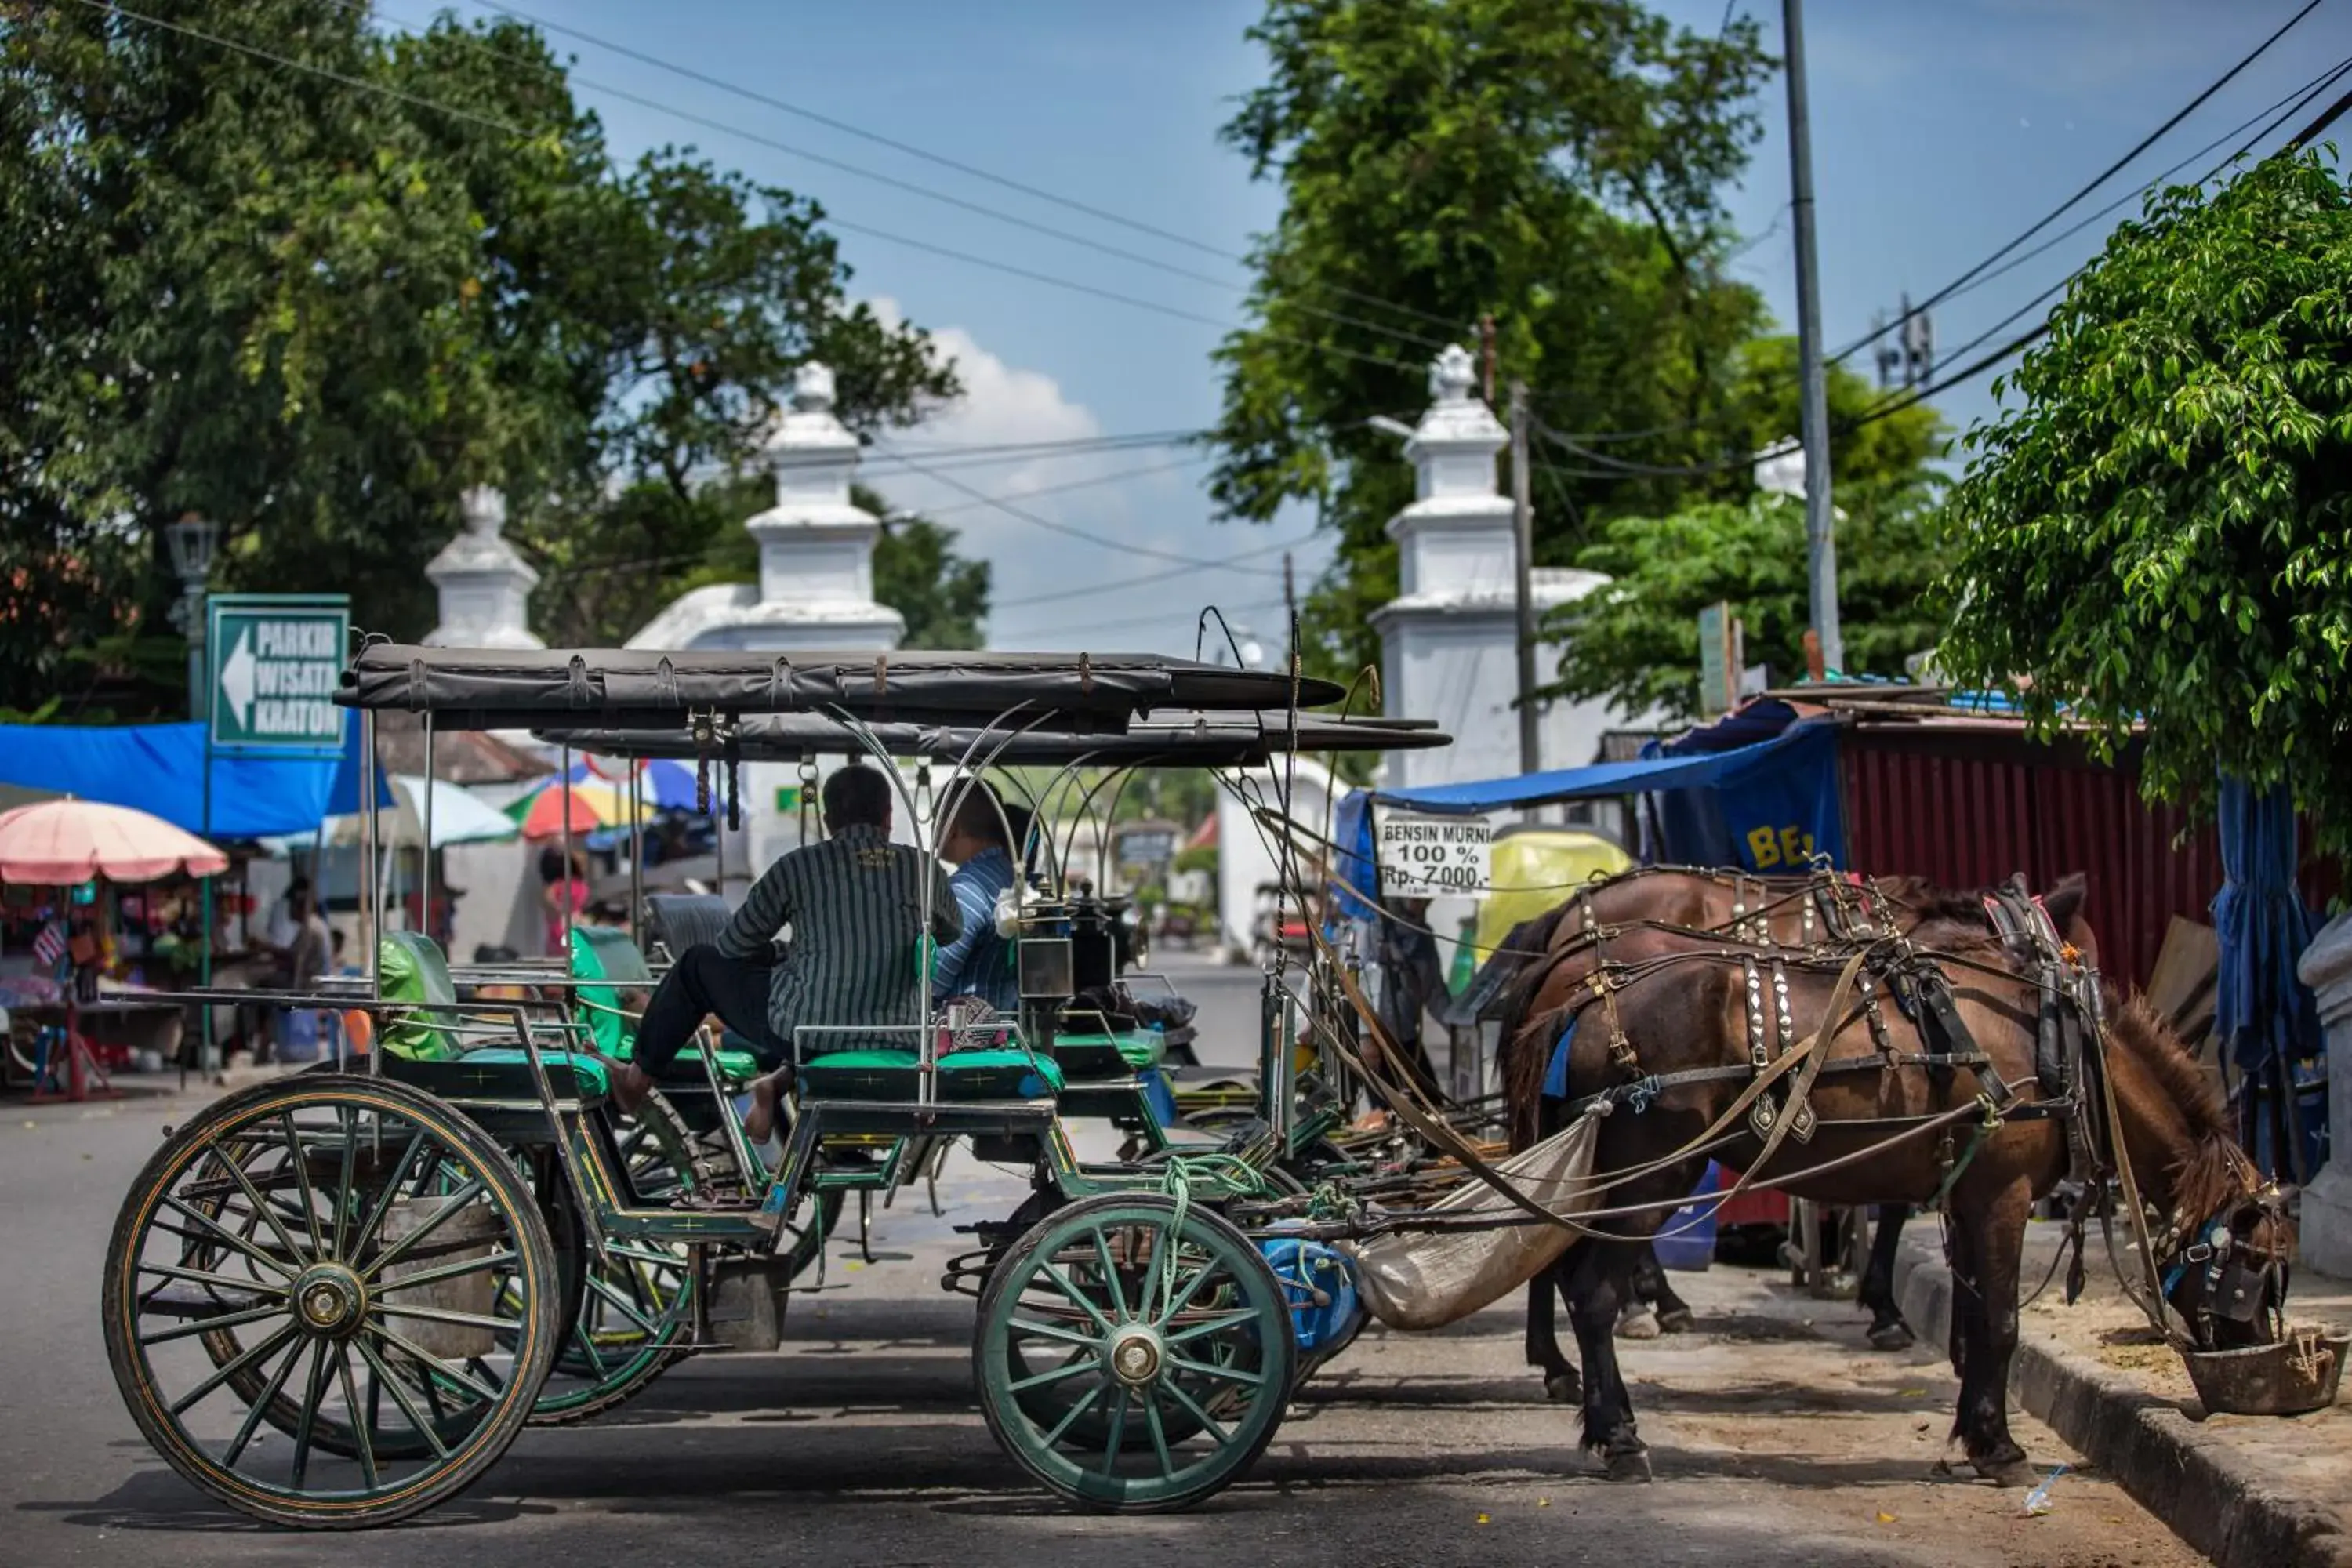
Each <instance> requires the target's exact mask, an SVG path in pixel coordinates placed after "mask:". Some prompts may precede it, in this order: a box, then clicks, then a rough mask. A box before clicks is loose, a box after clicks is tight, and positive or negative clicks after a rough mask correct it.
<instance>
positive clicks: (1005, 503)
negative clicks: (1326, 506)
mask: <svg viewBox="0 0 2352 1568" xmlns="http://www.w3.org/2000/svg"><path fill="white" fill-rule="evenodd" d="M907 467H908V468H911V469H913V470H914V471H915V472H916V473H919V474H923V475H926V476H928V477H929V478H931V479H937V480H938V481H939V482H940V483H941V484H943V485H945V486H947V487H948V488H949V489H953V490H959V491H961V492H962V493H963V494H964V495H967V496H969V497H971V499H972V500H974V501H977V502H979V503H980V504H981V505H982V506H987V507H992V508H993V509H994V510H998V511H1001V512H1003V514H1004V515H1005V516H1007V517H1010V518H1015V519H1018V520H1019V521H1023V522H1025V523H1029V524H1031V525H1032V526H1034V527H1037V528H1042V529H1045V530H1046V531H1048V532H1051V533H1059V534H1065V535H1067V536H1068V537H1069V538H1072V539H1082V540H1084V541H1086V542H1087V543H1088V544H1099V545H1101V546H1103V547H1104V548H1106V549H1109V550H1123V551H1125V552H1127V553H1129V555H1144V556H1149V557H1150V558H1151V559H1153V560H1155V561H1172V562H1174V563H1177V564H1178V565H1180V566H1208V567H1216V566H1222V565H1223V564H1224V563H1223V562H1219V561H1207V560H1203V559H1202V558H1201V557H1199V556H1195V555H1179V554H1177V553H1175V552H1173V551H1168V550H1154V549H1152V548H1151V547H1150V546H1149V545H1143V544H1130V543H1129V542H1126V541H1124V540H1118V539H1110V538H1107V537H1105V536H1104V535H1102V534H1099V533H1090V532H1088V531H1087V530H1085V529H1083V528H1074V527H1072V526H1071V525H1070V524H1068V523H1066V522H1056V521H1054V520H1053V519H1052V518H1049V517H1041V516H1039V515H1038V514H1037V513H1035V512H1034V511H1029V510H1025V509H1024V508H1022V507H1019V506H1015V505H1014V504H1013V502H1011V501H1009V500H1003V498H1001V497H998V496H992V495H989V494H987V493H985V492H983V491H981V490H976V489H972V488H971V486H970V485H968V484H965V483H964V482H963V481H962V480H961V479H956V478H954V477H952V476H950V475H948V474H944V473H941V472H940V471H939V470H937V469H935V468H927V467H925V466H924V465H923V464H921V463H915V462H908V464H907Z"/></svg>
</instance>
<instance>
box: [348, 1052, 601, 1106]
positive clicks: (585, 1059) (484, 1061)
mask: <svg viewBox="0 0 2352 1568" xmlns="http://www.w3.org/2000/svg"><path fill="white" fill-rule="evenodd" d="M539 1059H540V1060H541V1061H542V1062H544V1063H545V1064H546V1065H547V1082H548V1087H549V1088H550V1089H552V1090H554V1092H555V1093H556V1095H557V1096H558V1097H559V1098H562V1099H571V1100H602V1099H603V1098H604V1096H605V1095H606V1094H608V1093H610V1092H611V1091H612V1084H611V1083H610V1082H609V1081H608V1080H607V1079H606V1077H605V1074H604V1063H603V1062H601V1061H599V1060H597V1059H596V1058H594V1057H592V1056H589V1055H587V1054H585V1053H584V1052H580V1051H541V1052H540V1053H539ZM385 1065H386V1066H387V1067H388V1068H392V1071H393V1076H394V1077H395V1078H398V1079H401V1080H402V1081H403V1082H404V1083H413V1084H415V1085H416V1087H417V1088H419V1089H427V1090H430V1091H431V1092H433V1093H435V1094H438V1095H443V1096H446V1097H448V1098H451V1099H458V1100H511V1101H514V1102H516V1103H518V1104H528V1105H536V1104H538V1103H539V1089H538V1086H537V1085H535V1084H534V1083H533V1082H532V1081H531V1076H530V1057H529V1056H527V1055H525V1054H524V1052H523V1050H522V1047H520V1046H484V1047H481V1048H479V1049H478V1050H471V1051H467V1052H466V1053H465V1054H464V1055H462V1056H457V1057H453V1058H439V1059H434V1058H404V1059H400V1060H398V1061H397V1062H396V1063H394V1062H391V1061H388V1062H387V1063H386V1064H385ZM567 1073H568V1074H570V1075H571V1077H570V1079H569V1080H568V1081H567V1080H566V1078H565V1074H567Z"/></svg>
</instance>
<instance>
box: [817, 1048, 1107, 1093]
mask: <svg viewBox="0 0 2352 1568" xmlns="http://www.w3.org/2000/svg"><path fill="white" fill-rule="evenodd" d="M918 1063H919V1058H918V1057H917V1056H916V1055H915V1053H914V1052H912V1051H908V1050H893V1049H889V1048H887V1047H871V1048H866V1049H861V1050H851V1051H828V1052H826V1053H825V1054H824V1055H823V1056H821V1057H811V1058H809V1059H808V1060H807V1061H804V1062H803V1063H802V1064H801V1068H800V1082H801V1092H802V1093H803V1094H805V1095H808V1096H810V1097H812V1098H814V1099H818V1100H912V1099H914V1098H915V1095H916V1085H917V1082H918V1080H919V1078H920V1076H921V1075H920V1074H919V1072H918V1071H917V1066H918ZM939 1068H940V1098H941V1099H943V1100H1043V1099H1045V1097H1047V1096H1048V1095H1054V1094H1059V1093H1060V1092H1061V1089H1062V1069H1061V1068H1059V1067H1057V1066H1056V1065H1055V1064H1054V1063H1053V1062H1050V1061H1045V1060H1042V1059H1040V1060H1036V1061H1032V1060H1031V1059H1030V1057H1029V1053H1028V1052H1026V1051H1020V1050H1013V1049H1009V1048H1007V1049H1000V1050H982V1051H953V1052H950V1054H948V1055H947V1056H944V1057H941V1058H940V1062H939Z"/></svg>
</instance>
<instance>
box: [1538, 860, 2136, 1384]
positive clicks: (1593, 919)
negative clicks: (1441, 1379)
mask: <svg viewBox="0 0 2352 1568" xmlns="http://www.w3.org/2000/svg"><path fill="white" fill-rule="evenodd" d="M2082 893H2083V879H2082V877H2081V876H2080V874H2079V873H2077V874H2074V875H2070V876H2068V877H2065V878H2062V879H2060V880H2059V881H2058V883H2057V884H2056V885H2055V886H2054V887H2053V889H2051V893H2050V897H2049V900H2045V903H2049V902H2052V901H2054V903H2055V906H2056V909H2057V910H2058V911H2059V915H2060V916H2061V917H2063V918H2060V919H2059V920H2058V926H2059V929H2060V930H2061V931H2063V933H2064V934H2065V936H2066V939H2067V940H2068V941H2069V942H2073V943H2074V945H2075V946H2076V947H2077V948H2078V949H2080V950H2082V951H2083V952H2084V953H2085V954H2086V955H2087V957H2088V961H2089V962H2090V963H2093V964H2095V963H2097V962H2098V959H2097V952H2098V948H2097V943H2096V942H2095V939H2094V938H2093V936H2092V934H2091V932H2090V931H2089V930H2088V928H2087V927H2085V926H2084V925H2083V923H2082V921H2081V919H2080V917H2079V913H2078V911H2079V910H2080V907H2081V902H2082ZM1950 898H1951V895H1949V894H1948V893H1945V892H1943V891H1941V890H1939V889H1936V888H1935V887H1933V886H1932V885H1931V884H1929V883H1928V882H1927V881H1926V880H1925V879H1921V878H1916V877H1885V878H1876V879H1870V880H1866V881H1865V880H1863V879H1855V878H1849V877H1845V876H1843V875H1841V874H1839V873H1837V872H1834V871H1831V870H1828V869H1826V868H1824V869H1822V870H1819V871H1815V872H1813V873H1811V874H1809V875H1806V876H1780V877H1766V876H1753V875H1749V874H1748V873H1747V872H1744V871H1732V870H1721V869H1711V868H1692V867H1660V866H1650V867H1643V868H1639V869H1637V870H1633V871H1627V872H1623V873H1621V874H1620V875H1618V876H1615V877H1612V878H1609V879H1606V880H1604V881H1600V882H1595V883H1593V884H1592V885H1591V887H1589V888H1583V889H1578V891H1577V893H1576V894H1575V895H1574V896H1573V897H1571V898H1570V899H1569V900H1567V901H1566V902H1564V903H1562V904H1560V905H1559V907H1558V908H1556V909H1554V910H1551V911H1550V912H1549V914H1546V915H1544V916H1541V917H1539V918H1538V919H1537V920H1535V921H1528V923H1526V924H1524V925H1522V926H1520V927H1519V928H1518V929H1517V930H1515V931H1512V932H1511V934H1510V936H1509V937H1508V938H1507V940H1506V941H1505V942H1504V944H1503V945H1504V947H1505V949H1506V950H1516V951H1519V952H1527V953H1529V954H1530V955H1538V956H1539V957H1540V960H1541V962H1539V963H1536V962H1531V963H1530V965H1529V966H1528V968H1526V969H1524V970H1523V971H1522V972H1521V974H1520V976H1519V979H1518V981H1517V984H1515V986H1514V995H1513V998H1512V1002H1511V1004H1510V1007H1509V1011H1507V1014H1506V1016H1505V1021H1504V1027H1503V1031H1502V1033H1503V1040H1504V1052H1505V1056H1506V1058H1508V1055H1509V1052H1510V1050H1511V1049H1512V1037H1513V1035H1514V1034H1515V1032H1516V1030H1515V1020H1516V1017H1517V1016H1524V1015H1525V1009H1526V1005H1527V1002H1528V998H1529V997H1530V996H1531V995H1532V994H1533V991H1534V990H1535V988H1536V987H1537V986H1538V985H1540V984H1542V983H1544V982H1545V981H1547V980H1549V979H1552V978H1554V977H1555V976H1557V975H1558V974H1559V973H1570V974H1573V975H1574V976H1576V977H1577V978H1578V979H1582V978H1583V977H1584V976H1585V975H1588V974H1590V973H1591V969H1592V966H1593V965H1594V964H1595V963H1598V962H1599V958H1598V952H1599V950H1598V949H1597V948H1596V946H1595V943H1594V942H1593V933H1594V932H1595V931H1596V930H1602V931H1605V930H1607V929H1608V928H1612V927H1616V926H1625V925H1641V924H1654V925H1664V926H1679V927H1683V928H1685V929H1688V930H1693V931H1724V932H1726V933H1727V934H1734V935H1738V936H1743V937H1748V938H1752V939H1753V940H1757V941H1761V942H1773V943H1776V944H1779V945H1781V946H1788V947H1814V946H1818V945H1820V944H1822V943H1823V942H1836V941H1843V940H1849V939H1853V938H1859V937H1864V936H1868V935H1870V934H1873V933H1875V932H1878V931H1885V930H1889V929H1892V930H1895V931H1908V930H1910V929H1911V928H1912V927H1913V926H1915V925H1916V924H1917V923H1918V921H1919V919H1920V914H1919V910H1922V909H1928V908H1941V907H1944V906H1945V904H1947V903H1948V901H1949V899H1950ZM1547 1050H1548V1047H1547ZM1548 1065H1549V1055H1548V1054H1547V1055H1546V1056H1545V1058H1543V1060H1542V1061H1539V1062H1538V1063H1536V1064H1534V1070H1536V1071H1537V1072H1538V1074H1540V1073H1541V1071H1542V1070H1543V1068H1544V1067H1546V1066H1548ZM1508 1071H1509V1068H1508V1067H1506V1072H1508ZM1519 1104H1520V1106H1521V1109H1522V1111H1523V1114H1522V1115H1520V1116H1519V1117H1518V1118H1517V1120H1516V1121H1515V1125H1514V1129H1513V1131H1514V1142H1515V1143H1517V1145H1518V1146H1521V1147H1524V1146H1525V1145H1526V1144H1527V1143H1528V1142H1533V1141H1534V1138H1535V1127H1534V1124H1533V1121H1532V1120H1531V1116H1530V1115H1529V1114H1528V1112H1530V1111H1531V1109H1532V1102H1531V1101H1525V1100H1522V1101H1520V1102H1519ZM1875 1217H1876V1222H1877V1223H1876V1228H1875V1230H1874V1234H1873V1236H1872V1238H1871V1247H1870V1255H1869V1261H1868V1263H1867V1265H1866V1266H1865V1267H1864V1270H1863V1275H1862V1279H1861V1280H1860V1281H1859V1289H1857V1290H1856V1292H1855V1304H1856V1305H1858V1306H1860V1307H1861V1308H1862V1309H1863V1310H1864V1311H1867V1312H1869V1313H1870V1315H1871V1322H1870V1330H1869V1338H1870V1342H1871V1344H1872V1345H1873V1346H1874V1347H1875V1348H1877V1349H1880V1350H1888V1351H1896V1350H1907V1349H1908V1348H1910V1346H1911V1344H1912V1343H1913V1334H1912V1332H1911V1326H1910V1324H1908V1323H1907V1322H1906V1321H1904V1319H1903V1309H1902V1308H1901V1306H1900V1305H1899V1304H1897V1302H1896V1301H1895V1251H1896V1249H1897V1248H1898V1247H1900V1246H1901V1245H1902V1240H1903V1226H1904V1223H1905V1222H1906V1220H1908V1219H1909V1217H1910V1209H1909V1207H1908V1205H1902V1204H1887V1205H1880V1206H1879V1207H1878V1209H1877V1210H1876V1216H1875ZM1635 1284H1636V1296H1637V1299H1638V1300H1640V1301H1643V1302H1654V1303H1655V1305H1656V1310H1657V1317H1658V1323H1659V1326H1660V1327H1661V1328H1664V1329H1665V1330H1667V1331H1670V1332H1671V1331H1677V1330H1679V1329H1681V1328H1684V1327H1686V1326H1687V1325H1688V1323H1689V1321H1690V1309H1689V1307H1688V1305H1687V1304H1685V1302H1683V1301H1682V1300H1681V1299H1680V1298H1679V1297H1677V1296H1676V1295H1675V1292H1674V1289H1673V1288H1672V1287H1671V1286H1670V1285H1668V1284H1667V1283H1666V1278H1665V1273H1664V1270H1663V1269H1662V1268H1659V1267H1658V1261H1657V1254H1656V1251H1655V1249H1654V1247H1651V1246H1649V1245H1648V1244H1646V1243H1645V1244H1643V1247H1642V1250H1641V1252H1640V1254H1639V1255H1638V1257H1637V1258H1636V1261H1635ZM1555 1289H1558V1290H1559V1291H1562V1292H1564V1291H1565V1290H1566V1289H1567V1272H1566V1270H1565V1268H1561V1269H1558V1270H1553V1271H1548V1272H1546V1273H1544V1274H1539V1275H1538V1276H1537V1277H1536V1278H1535V1279H1532V1280H1530V1281H1529V1282H1528V1326H1527V1361H1528V1365H1530V1366H1533V1367H1538V1368H1540V1369H1541V1371H1542V1373H1543V1378H1544V1387H1545V1390H1546V1391H1547V1392H1548V1393H1549V1394H1550V1395H1551V1397H1552V1398H1554V1399H1556V1400H1559V1401H1560V1402H1561V1403H1563V1404H1573V1403H1575V1402H1577V1401H1579V1400H1580V1399H1581V1398H1582V1397H1583V1384H1582V1380H1581V1379H1580V1377H1579V1375H1578V1373H1577V1370H1576V1368H1575V1366H1574V1365H1573V1364H1571V1363H1570V1362H1569V1360H1568V1358H1567V1357H1566V1356H1565V1355H1563V1354H1562V1353H1561V1352H1560V1348H1559V1329H1558V1325H1557V1321H1556V1319H1555V1317H1554V1309H1553V1292H1554V1291H1555Z"/></svg>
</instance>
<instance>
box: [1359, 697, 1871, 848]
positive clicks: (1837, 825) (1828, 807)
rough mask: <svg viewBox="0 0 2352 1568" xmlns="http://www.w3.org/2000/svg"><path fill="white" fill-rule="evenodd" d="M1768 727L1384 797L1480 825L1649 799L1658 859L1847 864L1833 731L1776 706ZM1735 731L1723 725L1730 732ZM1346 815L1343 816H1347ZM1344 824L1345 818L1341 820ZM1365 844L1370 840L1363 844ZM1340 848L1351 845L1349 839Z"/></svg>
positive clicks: (1382, 800) (1716, 732)
mask: <svg viewBox="0 0 2352 1568" xmlns="http://www.w3.org/2000/svg"><path fill="white" fill-rule="evenodd" d="M1752 706H1753V707H1756V708H1762V707H1766V706H1770V707H1773V708H1775V709H1777V710H1778V711H1777V713H1775V714H1773V715H1771V716H1770V717H1771V721H1772V722H1773V723H1775V724H1777V725H1778V726H1780V729H1779V732H1778V733H1773V732H1772V730H1771V729H1770V728H1767V727H1765V724H1764V722H1762V721H1754V720H1752V719H1751V720H1750V721H1748V722H1749V724H1750V732H1760V733H1763V734H1765V735H1768V736H1769V739H1765V740H1759V741H1756V742H1752V743H1750V744H1747V745H1736V746H1731V747H1728V748H1727V749H1724V750H1719V751H1706V750H1701V749H1698V748H1697V746H1696V745H1695V744H1693V742H1701V741H1702V740H1705V741H1714V742H1720V740H1721V739H1722V738H1723V735H1722V734H1721V733H1720V731H1723V729H1724V726H1722V725H1718V726H1716V727H1715V729H1713V730H1709V731H1698V732H1697V733H1696V734H1695V735H1693V736H1690V737H1686V738H1685V741H1684V742H1677V744H1678V745H1687V746H1690V747H1691V749H1689V750H1685V751H1681V752H1677V753H1676V754H1674V755H1670V756H1655V757H1644V758H1642V759H1641V760H1639V761H1637V762H1630V763H1594V764H1592V765H1591V767H1584V768H1558V769H1553V770H1551V771H1549V772H1546V773H1523V774H1518V775H1516V776H1514V777H1511V778H1501V779H1485V780H1480V781H1477V782H1475V783H1470V784H1425V785H1423V786H1422V787H1420V788H1418V789H1393V790H1381V791H1379V792H1378V793H1377V794H1374V795H1371V796H1370V798H1371V799H1372V800H1373V801H1376V802H1378V803H1379V804H1381V805H1391V806H1400V807H1403V808H1405V809H1407V810H1412V811H1426V812H1432V813H1436V814H1440V815H1464V816H1467V815H1475V814H1478V813H1482V812H1489V811H1508V810H1512V809H1515V808H1522V807H1527V806H1536V805H1550V804H1552V803H1554V802H1558V801H1569V800H1593V799H1604V798H1608V797H1611V796H1614V795H1647V796H1649V797H1650V798H1651V799H1652V801H1653V802H1654V804H1655V805H1656V808H1657V821H1658V826H1659V830H1660V837H1661V840H1662V842H1661V843H1660V844H1659V845H1658V846H1657V850H1658V856H1657V858H1661V859H1665V860H1671V861H1675V862H1678V863H1681V864H1685V865H1695V866H1740V867H1744V868H1747V869H1748V870H1751V871H1774V872H1785V871H1792V870H1802V869H1803V868H1805V867H1806V866H1807V865H1808V864H1810V862H1811V857H1813V856H1816V855H1820V856H1825V857H1827V858H1828V859H1829V861H1830V863H1831V864H1832V865H1834V866H1843V865H1844V864H1845V858H1846V855H1845V821H1844V814H1843V811H1842V810H1841V809H1840V806H1839V803H1838V786H1837V778H1838V774H1837V729H1836V726H1835V725H1833V724H1829V723H1823V722H1818V721H1800V722H1797V723H1793V724H1792V723H1790V722H1789V721H1790V719H1791V718H1793V717H1794V714H1793V713H1792V712H1791V711H1790V710H1788V709H1787V708H1786V707H1785V706H1783V705H1780V704H1769V705H1767V704H1761V703H1759V704H1754V705H1752ZM1728 722H1729V721H1727V723H1728ZM1343 812H1344V807H1343ZM1342 820H1343V822H1344V820H1345V817H1344V816H1343V818H1342ZM1365 837H1366V841H1367V842H1369V835H1366V836H1365ZM1340 842H1341V843H1342V844H1347V843H1349V842H1350V840H1349V838H1348V837H1347V836H1346V835H1344V834H1342V835H1341V837H1340Z"/></svg>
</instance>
